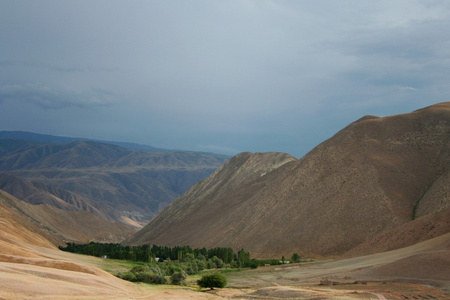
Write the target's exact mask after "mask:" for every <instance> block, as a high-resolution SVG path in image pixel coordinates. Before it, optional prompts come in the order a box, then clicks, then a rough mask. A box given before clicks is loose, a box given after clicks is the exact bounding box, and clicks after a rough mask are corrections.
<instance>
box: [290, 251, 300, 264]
mask: <svg viewBox="0 0 450 300" xmlns="http://www.w3.org/2000/svg"><path fill="white" fill-rule="evenodd" d="M291 260H292V261H293V262H299V261H300V255H298V253H294V254H292V257H291Z"/></svg>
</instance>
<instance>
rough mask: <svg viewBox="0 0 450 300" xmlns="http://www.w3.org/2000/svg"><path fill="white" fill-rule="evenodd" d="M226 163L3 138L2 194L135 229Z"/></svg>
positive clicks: (182, 154)
mask: <svg viewBox="0 0 450 300" xmlns="http://www.w3.org/2000/svg"><path fill="white" fill-rule="evenodd" d="M31 136H33V137H36V135H34V134H31ZM9 137H10V136H9ZM21 137H22V138H24V137H26V134H22V135H21ZM45 138H46V139H47V138H48V136H47V137H45ZM69 140H70V138H69ZM58 141H63V140H60V139H59V138H58ZM227 159H228V157H227V156H224V155H220V154H213V153H198V152H190V151H168V150H156V149H153V150H136V149H131V148H123V147H120V146H117V145H111V144H106V143H100V142H94V141H78V140H77V141H71V142H70V143H49V142H41V141H35V140H32V141H27V140H24V139H11V138H5V139H0V189H3V190H4V191H6V192H8V193H10V194H11V195H13V196H15V197H17V198H19V199H20V200H23V201H26V202H28V203H32V204H37V205H43V204H46V205H50V206H52V207H56V208H58V209H62V210H67V211H86V212H88V213H90V214H93V215H95V216H97V217H100V218H103V219H105V220H106V221H108V222H118V223H122V224H124V225H126V226H129V227H133V228H139V227H141V226H142V225H144V224H145V223H147V222H148V221H149V220H150V219H151V218H153V217H154V216H155V215H156V214H157V213H158V212H159V211H161V210H162V209H163V208H164V207H165V206H167V205H168V204H169V203H170V202H171V201H172V200H173V199H175V198H177V197H178V196H180V195H181V194H183V193H184V192H185V191H186V190H187V189H188V188H189V187H191V186H192V185H193V184H195V183H196V182H198V181H199V180H201V179H203V178H205V177H206V176H208V175H209V174H211V173H212V172H213V171H214V170H215V169H216V168H218V167H219V166H220V165H221V164H222V163H223V162H224V161H226V160H227ZM80 226H83V224H80ZM68 240H70V239H69V238H68ZM114 241H115V242H117V241H118V240H117V239H115V240H114Z"/></svg>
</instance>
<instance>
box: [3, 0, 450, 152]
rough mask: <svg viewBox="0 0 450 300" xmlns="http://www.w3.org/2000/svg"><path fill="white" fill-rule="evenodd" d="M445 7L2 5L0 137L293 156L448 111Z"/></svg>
mask: <svg viewBox="0 0 450 300" xmlns="http://www.w3.org/2000/svg"><path fill="white" fill-rule="evenodd" d="M449 28H450V1H435V0H425V1H418V0H396V1H392V0H380V1H361V0H348V1H347V0H342V1H334V0H330V1H324V0H315V1H306V0H305V1H289V0H276V1H275V0H272V1H271V0H239V1H237V0H221V1H216V0H203V1H201V0H179V1H177V0H160V1H156V0H148V1H136V0H128V1H115V0H91V1H78V0H73V1H70V0H64V1H61V0H56V1H48V0H40V1H35V0H30V1H24V0H0V130H21V131H30V132H36V133H43V134H52V135H60V136H70V137H83V138H92V139H101V140H111V141H121V142H133V143H140V144H147V145H151V146H154V147H160V148H167V149H180V150H193V151H205V152H216V153H222V154H227V155H234V154H237V153H239V152H243V151H250V152H268V151H277V152H286V153H290V154H292V155H293V156H295V157H298V158H300V157H302V156H303V155H305V154H306V153H307V152H309V151H310V150H312V149H313V148H314V147H315V146H317V145H318V144H319V143H321V142H323V141H325V140H326V139H328V138H330V137H331V136H333V135H334V134H335V133H337V132H338V131H339V130H341V129H342V128H344V127H345V126H347V125H348V124H349V123H351V122H353V121H355V120H357V119H359V118H361V117H362V116H364V115H376V116H380V117H383V116H389V115H394V114H400V113H408V112H411V111H414V110H416V109H419V108H422V107H426V106H429V105H432V104H435V103H439V102H444V101H450V84H449V82H450V29H449Z"/></svg>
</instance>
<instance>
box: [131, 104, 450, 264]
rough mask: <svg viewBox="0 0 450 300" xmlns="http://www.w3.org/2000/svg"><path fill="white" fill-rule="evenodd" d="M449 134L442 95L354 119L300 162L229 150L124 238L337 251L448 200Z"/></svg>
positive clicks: (272, 250)
mask: <svg viewBox="0 0 450 300" xmlns="http://www.w3.org/2000/svg"><path fill="white" fill-rule="evenodd" d="M449 138H450V103H441V104H437V105H434V106H431V107H427V108H424V109H421V110H418V111H415V112H412V113H409V114H403V115H396V116H391V117H385V118H378V117H373V116H367V117H364V118H362V119H360V120H358V121H356V122H354V123H352V124H350V125H349V126H347V127H346V128H344V129H343V130H341V131H340V132H338V133H337V134H336V135H335V136H333V137H332V138H330V139H329V140H327V141H325V142H323V143H322V144H320V145H319V146H317V147H316V148H315V149H313V150H312V151H311V152H310V153H308V154H307V155H306V156H304V157H303V158H302V159H300V160H296V159H294V158H292V157H289V156H288V155H285V154H280V153H267V154H249V153H243V154H239V155H237V156H235V157H234V158H232V159H230V160H229V161H228V162H227V163H226V164H224V165H223V166H222V167H221V168H220V169H218V170H217V171H216V172H214V173H213V174H212V175H210V176H209V177H208V178H206V179H205V180H203V181H202V182H200V183H198V184H196V185H195V186H193V187H192V188H191V189H190V190H189V191H188V192H187V193H185V194H184V195H183V196H181V197H179V198H178V199H177V200H175V201H174V202H173V203H172V204H171V205H170V206H169V207H167V208H166V209H165V210H164V211H163V212H162V213H160V214H159V215H158V216H157V217H156V218H155V219H153V220H152V221H151V222H150V223H149V224H148V225H147V226H146V227H144V228H143V229H142V230H141V231H139V232H138V233H137V234H135V235H134V236H133V237H132V238H131V239H130V240H129V241H128V242H129V243H131V244H144V243H150V242H151V243H155V244H159V245H168V246H175V245H182V244H188V245H191V246H193V247H203V246H205V247H216V246H227V247H233V248H234V249H240V248H241V247H243V248H244V249H246V250H249V251H251V252H252V254H253V255H255V256H260V257H263V256H265V257H267V256H277V257H279V255H280V254H284V255H291V254H292V253H294V252H297V253H299V254H300V255H308V256H337V255H341V254H343V253H345V252H347V251H349V250H350V249H352V248H354V247H355V246H357V245H359V244H361V243H365V242H368V241H369V240H371V239H373V238H375V237H376V236H377V235H379V234H381V233H383V232H385V231H388V230H395V229H396V228H400V226H402V225H404V224H407V223H409V222H411V221H413V220H416V219H419V218H421V217H427V218H428V219H427V220H430V222H431V223H433V217H432V215H433V214H436V213H438V212H439V211H442V210H446V209H448V208H449V207H450V185H449V184H448V183H449V180H450V173H449V170H450V144H449ZM438 219H439V220H441V219H442V218H438ZM416 223H417V224H419V223H420V224H422V223H423V222H415V223H414V224H416ZM447 228H448V227H447ZM445 231H447V230H444V232H445ZM413 232H414V230H413ZM411 234H414V233H411ZM440 234H441V233H440ZM412 240H414V239H412Z"/></svg>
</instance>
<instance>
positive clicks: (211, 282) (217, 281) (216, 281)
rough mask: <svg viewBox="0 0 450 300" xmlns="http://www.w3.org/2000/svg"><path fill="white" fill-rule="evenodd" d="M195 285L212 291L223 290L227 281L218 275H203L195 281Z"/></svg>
mask: <svg viewBox="0 0 450 300" xmlns="http://www.w3.org/2000/svg"><path fill="white" fill-rule="evenodd" d="M197 284H198V285H199V286H200V287H202V288H210V289H212V290H213V289H214V288H215V287H217V288H223V287H225V286H226V285H227V279H226V278H225V276H223V275H222V274H220V273H212V274H206V275H203V276H202V278H200V279H199V280H197Z"/></svg>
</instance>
